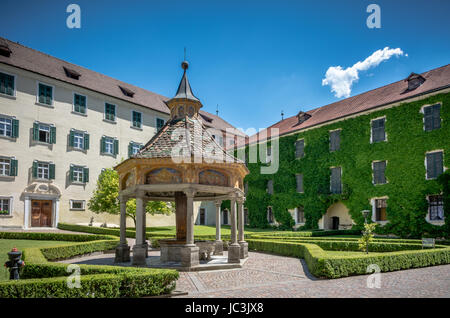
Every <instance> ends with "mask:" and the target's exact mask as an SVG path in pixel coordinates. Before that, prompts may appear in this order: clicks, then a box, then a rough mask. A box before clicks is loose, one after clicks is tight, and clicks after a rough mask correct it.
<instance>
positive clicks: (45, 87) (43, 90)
mask: <svg viewBox="0 0 450 318" xmlns="http://www.w3.org/2000/svg"><path fill="white" fill-rule="evenodd" d="M54 91H55V87H54V86H53V85H49V84H45V83H42V82H37V94H36V103H37V104H40V105H45V106H51V107H53V99H54V98H53V94H54Z"/></svg>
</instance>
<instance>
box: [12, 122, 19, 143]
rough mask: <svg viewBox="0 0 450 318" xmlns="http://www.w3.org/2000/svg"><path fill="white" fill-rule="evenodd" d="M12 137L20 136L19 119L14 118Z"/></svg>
mask: <svg viewBox="0 0 450 318" xmlns="http://www.w3.org/2000/svg"><path fill="white" fill-rule="evenodd" d="M11 137H13V138H17V137H19V120H17V119H13V120H12V135H11Z"/></svg>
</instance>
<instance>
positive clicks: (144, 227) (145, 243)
mask: <svg viewBox="0 0 450 318" xmlns="http://www.w3.org/2000/svg"><path fill="white" fill-rule="evenodd" d="M147 202H148V200H144V217H143V222H142V242H143V243H142V246H144V248H145V258H148V245H149V244H148V241H147V212H146V211H145V207H146V206H147Z"/></svg>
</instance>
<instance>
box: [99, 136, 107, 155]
mask: <svg viewBox="0 0 450 318" xmlns="http://www.w3.org/2000/svg"><path fill="white" fill-rule="evenodd" d="M100 149H101V152H102V153H105V152H106V144H105V137H102V139H101V141H100Z"/></svg>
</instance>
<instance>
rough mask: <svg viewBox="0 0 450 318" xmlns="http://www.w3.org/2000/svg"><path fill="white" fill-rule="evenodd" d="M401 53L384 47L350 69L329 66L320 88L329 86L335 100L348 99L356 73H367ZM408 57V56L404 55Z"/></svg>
mask: <svg viewBox="0 0 450 318" xmlns="http://www.w3.org/2000/svg"><path fill="white" fill-rule="evenodd" d="M403 54H404V53H403V51H402V50H401V49H400V48H396V49H391V48H389V47H385V48H384V49H382V50H377V51H375V52H373V53H372V55H370V56H369V57H368V58H366V59H365V60H364V61H362V62H357V63H355V64H354V65H353V66H351V67H347V68H346V69H343V68H342V66H330V67H329V68H328V70H327V72H326V74H325V78H324V79H323V80H322V86H325V85H330V86H331V91H332V92H334V95H335V96H336V97H337V98H340V97H349V96H350V93H351V92H352V85H353V82H355V81H357V80H358V79H359V77H358V73H359V72H361V71H367V70H368V69H369V68H372V67H376V66H378V65H379V64H380V63H381V62H383V61H385V60H389V59H390V58H391V57H392V56H394V55H395V56H401V55H403ZM406 56H408V54H406Z"/></svg>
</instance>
